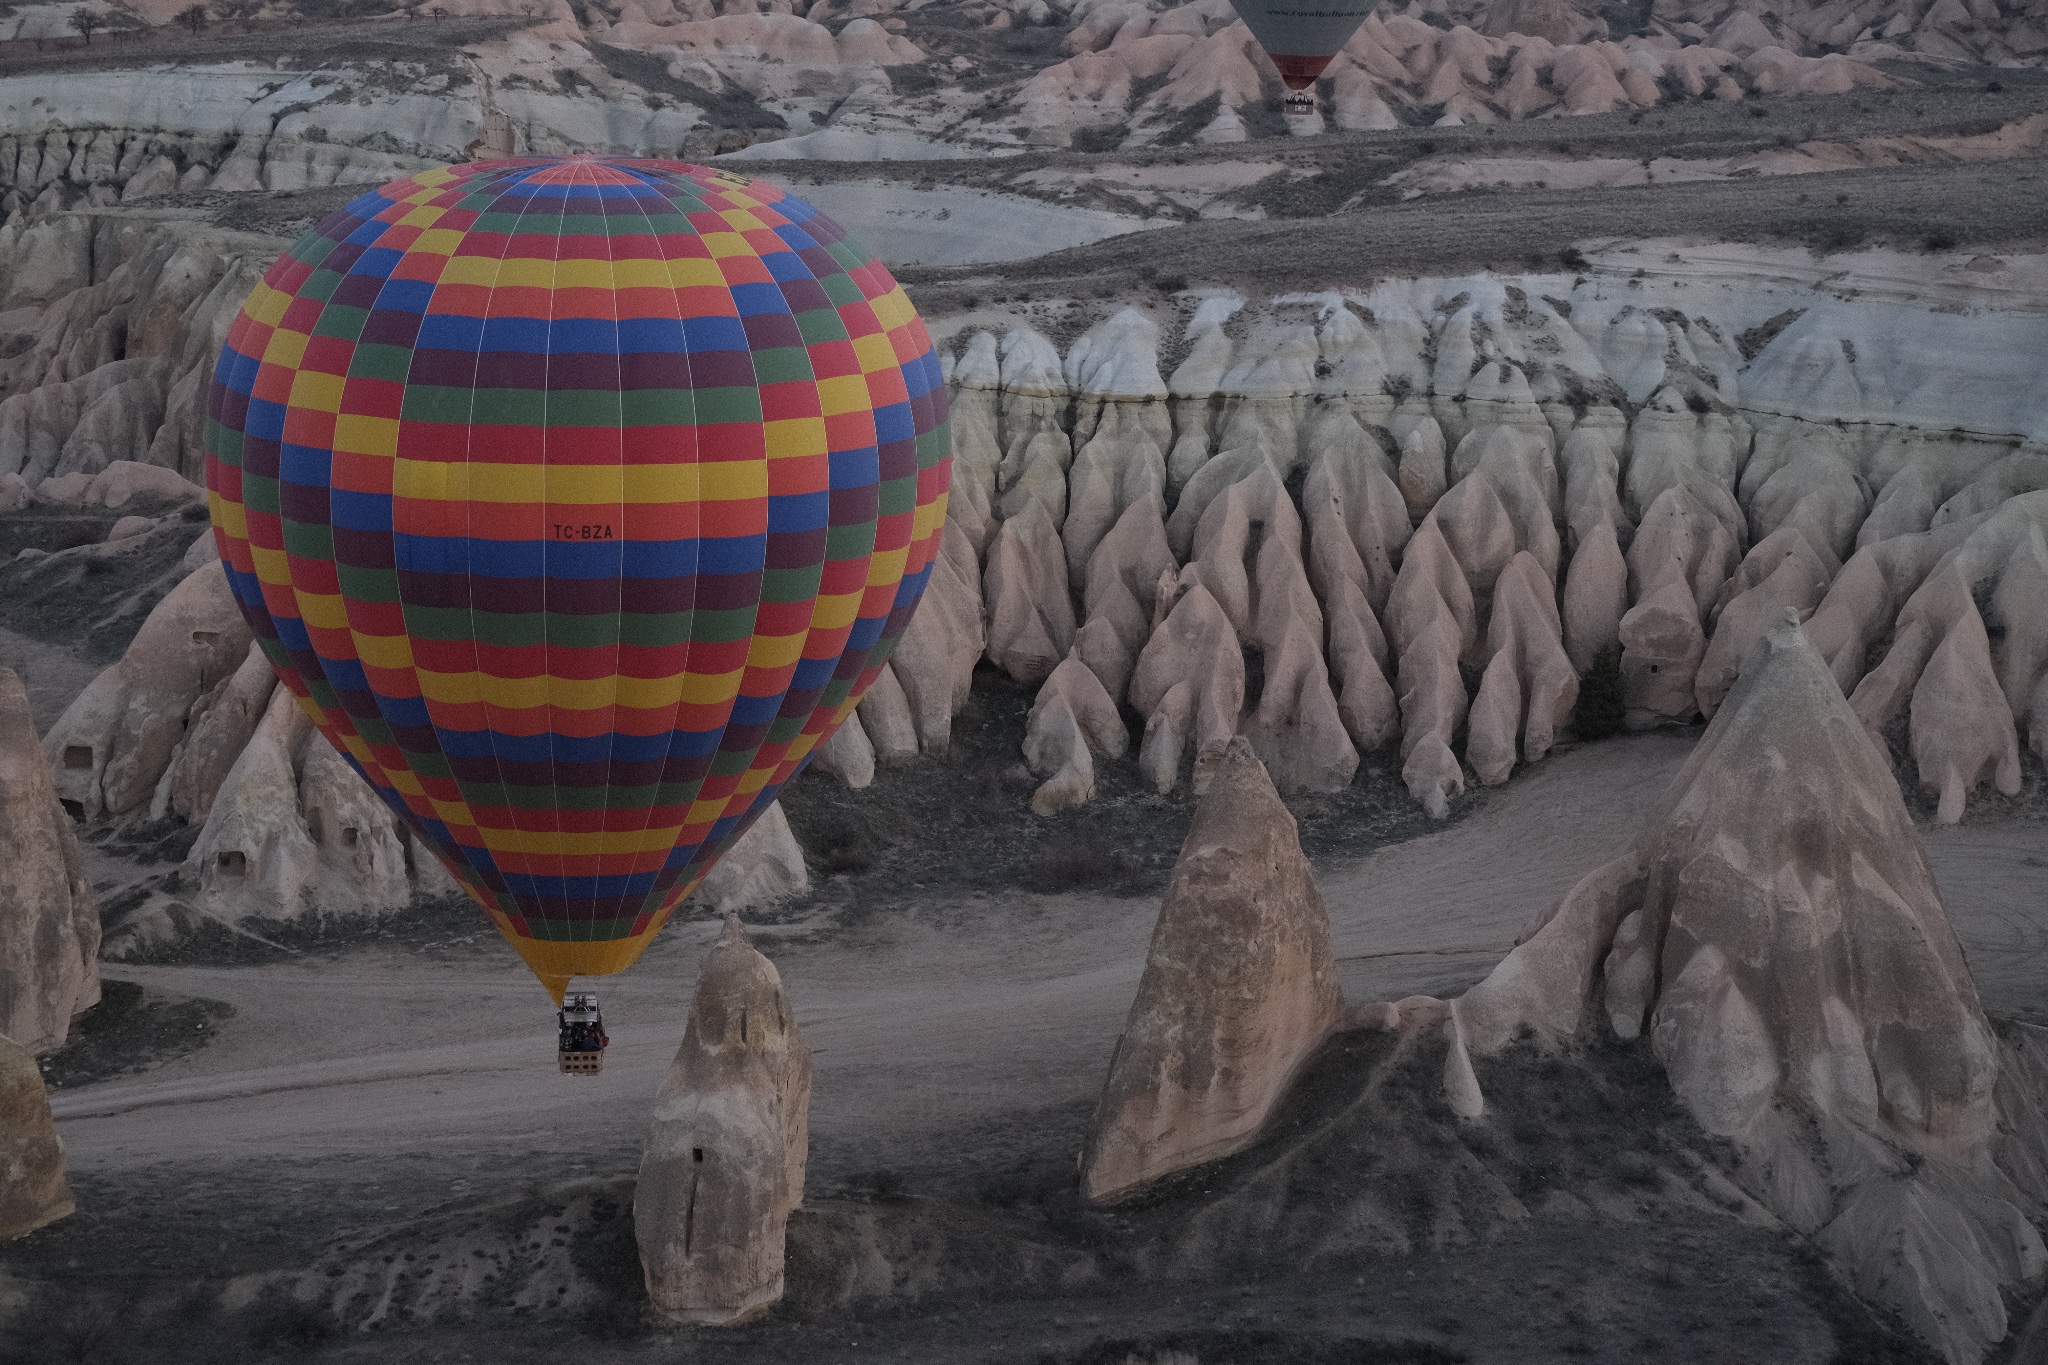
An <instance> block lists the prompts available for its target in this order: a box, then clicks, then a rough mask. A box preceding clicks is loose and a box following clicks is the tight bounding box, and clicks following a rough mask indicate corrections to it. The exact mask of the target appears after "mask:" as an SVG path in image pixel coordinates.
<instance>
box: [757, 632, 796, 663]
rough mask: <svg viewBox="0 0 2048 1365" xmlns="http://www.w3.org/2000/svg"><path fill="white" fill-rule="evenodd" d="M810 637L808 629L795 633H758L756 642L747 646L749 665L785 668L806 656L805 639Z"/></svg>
mask: <svg viewBox="0 0 2048 1365" xmlns="http://www.w3.org/2000/svg"><path fill="white" fill-rule="evenodd" d="M809 638H810V632H809V631H807V630H806V631H798V632H797V633H796V634H794V635H756V636H755V637H754V642H753V643H752V644H751V645H749V646H747V665H748V667H750V668H785V667H787V666H789V665H790V664H793V663H795V662H796V661H797V660H798V659H801V658H802V657H803V656H804V641H806V640H808V639H809Z"/></svg>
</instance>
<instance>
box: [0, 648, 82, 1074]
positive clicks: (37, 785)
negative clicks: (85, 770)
mask: <svg viewBox="0 0 2048 1365" xmlns="http://www.w3.org/2000/svg"><path fill="white" fill-rule="evenodd" d="M0 829H5V830H6V832H7V833H6V853H5V855H4V856H0V1034H5V1035H6V1036H8V1037H9V1038H12V1039H14V1040H15V1042H16V1043H18V1044H20V1045H21V1046H22V1047H24V1048H26V1049H27V1050H28V1051H29V1052H30V1053H31V1054H34V1053H41V1052H49V1051H52V1050H54V1049H56V1048H58V1047H61V1046H63V1043H64V1035H65V1034H66V1033H68V1032H69V1031H70V1028H71V1020H72V1018H73V1016H75V1015H77V1014H80V1013H82V1012H83V1011H85V1010H87V1009H89V1008H91V1007H92V1006H93V1005H95V1004H97V1003H99V998H100V973H99V947H100V916H99V909H98V907H97V906H96V905H95V904H94V901H93V894H92V879H91V877H89V876H88V875H87V874H86V870H85V855H84V853H83V852H82V851H81V850H80V849H79V846H78V838H77V836H76V835H74V834H73V833H72V832H71V818H70V817H69V816H68V815H66V814H65V813H64V808H63V807H62V806H61V805H59V804H58V803H57V790H56V787H55V785H54V784H53V783H52V781H51V778H50V765H49V763H48V762H47V761H46V760H45V759H44V757H43V750H42V746H41V745H40V744H38V743H37V742H36V727H35V720H34V717H33V716H32V714H31V713H30V710H29V699H28V689H26V688H25V687H23V686H22V684H21V679H20V678H18V677H16V676H15V675H14V673H13V671H12V670H10V669H6V668H0ZM31 1070H33V1067H31Z"/></svg>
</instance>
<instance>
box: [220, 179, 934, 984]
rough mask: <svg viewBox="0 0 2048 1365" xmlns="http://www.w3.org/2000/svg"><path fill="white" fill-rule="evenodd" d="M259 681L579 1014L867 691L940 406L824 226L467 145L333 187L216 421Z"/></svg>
mask: <svg viewBox="0 0 2048 1365" xmlns="http://www.w3.org/2000/svg"><path fill="white" fill-rule="evenodd" d="M208 403H209V406H208V413H207V424H206V446H207V486H208V490H209V498H210V502H211V506H212V513H213V524H214V528H215V537H216V542H217V544H218V547H219V550H220V554H221V558H222V559H223V560H224V561H225V562H226V565H227V571H228V579H229V582H230V584H231V585H232V586H233V589H234V592H235V595H236V597H237V599H238V600H239V602H240V604H241V607H242V610H243V612H244V614H245V615H246V616H247V617H248V618H249V622H250V624H251V626H252V627H253V628H254V630H255V632H256V636H257V639H258V641H259V643H260V644H261V646H262V648H263V650H264V652H265V654H266V655H267V656H268V657H269V659H270V661H271V663H272V664H273V665H274V666H275V667H276V669H277V671H278V674H279V675H280V677H282V678H283V680H284V683H285V685H286V686H287V687H289V688H290V689H291V690H292V692H293V694H294V695H295V696H297V698H298V699H299V701H300V703H301V704H302V705H303V706H304V707H305V708H306V710H307V711H308V713H310V714H311V716H312V717H313V720H314V722H315V723H316V724H317V725H318V726H319V727H320V731H321V733H322V734H323V735H325V736H326V738H327V739H328V741H329V742H331V743H332V744H333V745H334V746H335V747H336V748H337V749H339V750H340V751H341V752H342V754H343V755H345V756H346V757H347V759H348V761H349V763H350V765H351V766H353V767H354V768H355V769H356V770H357V771H358V772H360V773H361V774H362V775H363V777H364V778H365V779H367V780H368V781H369V783H370V785H371V786H372V787H373V788H374V789H375V790H376V791H377V793H378V794H379V795H380V796H381V797H382V798H383V799H384V800H385V802H386V803H387V804H388V805H389V806H390V807H391V809H392V810H393V811H395V812H396V813H397V814H398V815H399V816H400V817H402V818H403V820H404V822H405V824H406V825H407V826H409V827H410V829H411V831H412V832H413V834H414V835H416V836H417V838H418V841H419V843H420V844H422V845H424V846H425V847H426V848H428V849H430V850H432V852H433V853H434V854H436V855H438V856H439V857H440V858H441V859H442V861H443V862H444V863H445V864H446V865H447V867H448V869H449V870H450V871H451V872H452V873H453V874H454V875H455V876H456V878H457V879H458V880H459V881H460V882H461V883H462V885H463V887H464V889H466V890H467V891H468V892H469V893H470V895H472V896H473V897H475V898H476V900H477V901H478V902H479V903H480V904H482V905H483V906H484V908H485V909H487V910H488V911H489V912H490V914H491V917H492V919H493V920H494V921H495V922H496V924H497V926H498V928H499V930H500V931H501V932H503V934H504V935H505V937H506V938H507V939H508V940H509V941H510V942H511V943H512V945H513V946H514V947H515V948H516V949H518V951H519V953H520V955H521V956H522V957H524V958H525V960H526V962H527V964H528V965H529V966H531V967H532V969H533V970H534V972H535V974H536V975H538V976H539V977H540V978H541V980H542V982H543V983H544V984H546V985H547V986H548V987H549V989H550V990H551V992H552V993H553V994H554V996H555V998H556V1000H557V1002H558V1003H559V1001H560V999H561V993H562V989H563V987H564V986H566V985H567V983H568V981H569V979H570V978H571V977H573V976H595V975H603V974H605V973H607V972H613V971H617V970H619V969H620V968H622V967H624V966H626V965H627V964H628V963H630V962H631V961H632V960H633V959H634V957H636V956H637V955H638V954H639V952H640V951H641V949H642V948H644V947H645V946H646V944H647V942H648V941H649V940H650V939H651V938H652V936H653V935H654V933H655V932H656V931H657V930H658V929H659V928H660V927H661V925H662V923H663V921H664V920H666V919H667V917H668V916H669V914H670V913H671V912H672V911H673V910H674V909H675V908H676V906H677V904H678V903H679V902H680V901H681V900H682V899H683V898H684V897H685V896H686V895H688V894H689V892H690V891H691V890H692V889H693V888H694V887H695V885H696V884H697V882H698V881H700V880H701V879H702V877H703V875H704V873H705V872H706V871H707V870H708V869H709V868H710V866H711V865H712V863H713V862H715V861H716V860H717V858H718V856H719V854H720V853H721V852H723V851H724V850H725V849H726V848H727V847H728V846H729V845H730V844H731V843H732V841H733V840H734V839H736V838H737V837H738V836H739V835H740V834H741V833H742V832H743V831H745V829H746V828H747V827H748V825H749V824H750V823H751V822H752V821H753V819H754V818H755V817H756V816H757V815H758V814H759V813H760V812H761V811H762V810H764V809H765V808H766V807H767V805H768V804H769V803H770V802H772V801H773V800H774V799H775V795H776V793H777V791H778V790H779V789H780V787H781V786H782V784H783V783H784V782H786V781H787V780H788V779H789V778H790V777H791V776H792V775H793V774H794V773H795V771H796V770H797V769H798V768H799V767H801V766H802V764H803V762H804V760H805V759H806V757H807V756H808V755H809V754H810V753H811V752H812V751H813V750H814V748H815V747H816V746H817V745H818V744H819V743H820V742H821V741H822V740H823V739H825V738H826V737H827V736H828V735H829V734H830V733H831V732H832V730H833V729H834V728H835V727H836V726H837V725H838V724H839V723H840V721H841V720H843V719H844V718H845V717H846V716H847V715H848V714H850V713H851V711H852V710H853V707H854V704H855V702H857V701H858V700H859V698H860V695H861V693H862V692H863V691H864V690H865V689H866V688H867V686H868V685H869V683H870V682H872V681H873V680H874V678H875V677H876V676H877V674H878V673H879V672H880V670H881V668H882V666H883V663H884V662H885V661H886V659H887V657H888V654H889V651H890V650H891V649H892V648H893V647H894V644H895V641H896V638H897V637H898V636H899V635H900V634H901V632H902V630H903V627H904V626H905V624H907V622H908V621H909V617H910V613H911V611H912V609H913V608H915V606H916V605H917V600H918V598H919V596H920V595H921V594H922V593H923V591H924V585H925V581H926V578H927V576H928V571H929V566H930V563H931V560H932V556H933V553H934V551H935V550H936V548H937V544H938V534H939V530H940V527H941V524H942V521H943V518H944V515H945V497H946V487H947V479H948V474H949V468H950V466H949V461H948V457H947V445H946V401H945V393H944V389H943V387H942V385H941V382H940V375H939V366H938V363H937V360H936V358H935V357H934V356H933V354H932V350H931V345H930V342H929V340H928V339H927V337H926V335H925V330H924V326H923V324H922V323H921V322H920V321H919V320H918V317H917V314H916V313H915V311H914V310H913V309H912V308H911V306H910V302H909V300H908V299H907V298H905V296H904V294H903V291H902V289H901V288H900V287H899V286H898V285H897V284H896V282H895V281H894V280H893V279H891V278H890V276H889V272H888V271H887V270H886V269H884V268H883V267H882V265H881V264H880V263H879V262H877V261H875V260H874V259H873V258H872V257H870V256H869V255H868V254H867V253H866V252H864V251H862V250H861V249H860V248H859V247H858V246H856V245H855V244H854V243H853V241H852V240H851V239H850V238H848V237H847V236H846V234H845V233H844V232H843V231H842V230H841V229H840V227H839V226H838V225H837V224H836V223H834V222H833V221H832V220H831V219H829V218H827V217H825V216H824V215H822V214H820V213H818V212H817V210H815V209H813V208H812V207H811V206H810V205H808V204H805V203H804V202H803V201H801V200H799V199H795V198H791V197H789V196H787V195H785V194H783V193H782V192H781V191H779V190H776V189H774V188H771V187H769V186H766V185H761V184H756V183H752V182H749V181H746V180H744V179H741V178H738V177H735V176H731V175H726V174H723V173H720V172H715V171H710V170H706V169H704V168H703V167H697V166H685V165H680V164H675V163H669V162H653V161H631V160H623V159H615V158H607V157H573V158H553V159H527V160H516V161H495V162H478V163H473V164H470V165H465V166H453V167H446V168H443V169H439V170H434V171H428V172H425V173H422V174H420V175H416V176H413V177H410V178H408V179H405V180H399V181H396V182H394V183H392V184H390V185H386V186H385V187H384V188H382V189H380V190H375V191H372V192H371V193H369V194H365V195H363V196H362V197H361V198H359V199H356V200H355V201H354V202H352V203H350V204H349V205H348V206H347V207H346V208H344V209H342V210H340V211H339V212H337V213H335V214H334V215H333V216H331V217H330V218H328V219H327V220H326V221H324V222H322V223H321V224H320V225H319V226H318V227H316V228H314V229H313V230H312V231H311V232H309V233H307V234H306V235H305V236H304V237H302V238H301V239H300V240H299V241H298V243H297V244H296V245H295V246H293V247H292V249H291V250H290V251H289V252H288V253H286V255H285V256H283V257H282V258H281V259H280V260H279V261H278V262H277V264H276V265H274V266H273V267H272V268H271V269H270V271H269V273H268V274H266V275H265V276H264V279H263V282H262V283H261V284H259V285H257V286H256V288H255V290H254V291H253V292H252V293H251V294H250V296H249V300H248V302H247V303H246V304H245V305H244V306H243V309H242V312H241V315H240V316H239V317H237V318H236V320H235V322H234V324H233V326H232V328H231V329H230V331H229V333H228V337H227V343H226V345H225V346H224V347H223V348H222V350H221V355H220V361H219V364H218V366H217V368H216V370H215V373H214V382H213V388H212V391H211V395H210V397H209V400H208Z"/></svg>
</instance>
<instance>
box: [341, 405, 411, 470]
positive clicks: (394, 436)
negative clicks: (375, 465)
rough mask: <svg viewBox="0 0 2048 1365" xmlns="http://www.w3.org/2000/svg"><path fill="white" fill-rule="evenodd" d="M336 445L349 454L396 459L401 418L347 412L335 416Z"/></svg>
mask: <svg viewBox="0 0 2048 1365" xmlns="http://www.w3.org/2000/svg"><path fill="white" fill-rule="evenodd" d="M334 448H335V449H336V450H339V451H344V452H346V453H348V454H350V455H379V456H382V457H383V458H385V459H387V460H389V459H393V458H395V457H396V456H397V454H398V419H397V418H395V417H365V416H364V415H363V414H361V413H359V412H344V413H343V414H341V416H339V417H337V418H335V419H334Z"/></svg>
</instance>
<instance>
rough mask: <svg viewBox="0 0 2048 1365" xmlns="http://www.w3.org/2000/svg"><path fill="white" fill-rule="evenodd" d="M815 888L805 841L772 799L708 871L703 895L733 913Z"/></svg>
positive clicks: (724, 912)
mask: <svg viewBox="0 0 2048 1365" xmlns="http://www.w3.org/2000/svg"><path fill="white" fill-rule="evenodd" d="M810 889H811V874H810V870H809V869H808V868H807V867H806V866H805V865H804V850H803V845H801V844H799V843H797V841H796V832H795V831H794V830H792V829H790V827H789V817H788V816H787V815H785V814H784V813H783V810H782V803H781V802H780V801H771V802H769V803H768V809H766V810H764V811H762V812H761V815H760V818H758V819H756V820H755V821H754V823H753V824H752V825H749V826H748V827H747V832H746V833H744V834H742V835H740V837H739V838H737V839H735V840H733V844H732V847H731V848H729V849H727V850H726V851H725V856H724V857H722V858H720V859H719V860H718V862H717V863H716V864H715V865H714V866H713V867H712V869H711V871H710V872H709V873H707V874H705V877H704V884H703V885H702V886H700V887H698V888H697V899H698V900H699V901H700V902H701V903H703V904H704V905H706V906H708V907H710V909H711V910H712V912H713V913H715V914H720V915H729V914H734V913H737V912H738V911H741V910H751V909H754V908H755V907H757V906H767V905H774V904H776V903H777V902H778V901H786V900H788V899H789V898H790V897H791V896H801V895H802V894H804V892H806V891H808V890H810Z"/></svg>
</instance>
